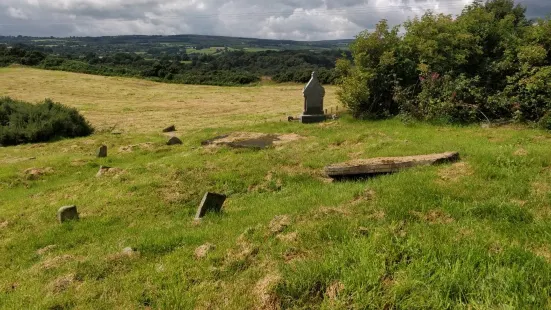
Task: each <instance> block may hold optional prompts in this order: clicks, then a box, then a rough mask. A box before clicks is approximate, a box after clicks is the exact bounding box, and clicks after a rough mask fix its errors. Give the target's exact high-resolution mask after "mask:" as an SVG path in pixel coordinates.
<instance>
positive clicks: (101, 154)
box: [98, 145, 107, 158]
mask: <svg viewBox="0 0 551 310" xmlns="http://www.w3.org/2000/svg"><path fill="white" fill-rule="evenodd" d="M98 157H100V158H101V157H107V146H106V145H102V146H100V148H99V149H98Z"/></svg>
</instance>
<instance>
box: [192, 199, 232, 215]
mask: <svg viewBox="0 0 551 310" xmlns="http://www.w3.org/2000/svg"><path fill="white" fill-rule="evenodd" d="M224 201H226V195H221V194H215V193H206V194H205V196H203V200H202V201H201V204H200V205H199V208H198V209H197V214H196V215H195V219H196V220H197V219H200V218H202V217H203V216H205V214H207V212H211V211H212V212H220V210H221V209H222V205H223V204H224Z"/></svg>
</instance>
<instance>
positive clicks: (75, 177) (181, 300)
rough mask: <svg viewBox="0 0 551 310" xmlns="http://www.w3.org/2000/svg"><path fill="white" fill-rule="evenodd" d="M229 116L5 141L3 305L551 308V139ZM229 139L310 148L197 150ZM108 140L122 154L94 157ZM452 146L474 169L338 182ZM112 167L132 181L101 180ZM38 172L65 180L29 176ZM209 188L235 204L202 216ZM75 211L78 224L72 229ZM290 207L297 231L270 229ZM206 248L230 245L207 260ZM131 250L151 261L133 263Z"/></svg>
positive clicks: (507, 132) (517, 132) (513, 130)
mask: <svg viewBox="0 0 551 310" xmlns="http://www.w3.org/2000/svg"><path fill="white" fill-rule="evenodd" d="M129 81H133V80H129ZM129 83H130V82H129ZM182 87H185V86H182ZM190 89H191V88H190ZM212 89H214V88H208V91H207V92H211V90H212ZM221 89H222V88H221ZM267 89H271V88H267ZM60 91H61V90H60ZM243 91H246V89H243ZM297 104H298V105H300V104H301V102H300V100H298V101H297ZM120 107H121V108H122V105H121V106H120ZM89 109H93V106H91V107H90V108H89ZM98 113H101V110H99V111H98ZM121 115H123V116H124V114H121ZM106 117H107V116H106ZM144 117H146V116H144ZM218 117H219V116H218V115H215V114H213V116H212V118H213V121H212V122H211V126H204V127H203V128H196V129H193V130H192V129H189V130H187V129H186V130H184V131H180V132H178V133H177V134H178V136H180V137H181V138H182V140H183V141H184V145H182V146H176V147H168V146H165V145H164V142H165V141H166V137H164V136H162V135H161V134H158V133H155V132H143V133H130V132H125V133H123V134H122V135H112V134H110V133H105V132H104V133H102V132H100V133H97V134H94V135H93V136H91V137H88V138H79V139H73V140H62V141H58V142H54V143H48V144H37V145H22V146H17V147H8V148H0V193H1V194H0V227H1V228H0V307H1V308H4V309H27V308H41V309H42V308H44V309H45V308H57V309H60V308H78V309H112V308H117V309H129V308H130V309H134V308H144V307H150V308H154V309H157V308H174V309H208V308H224V309H258V308H262V307H265V308H268V309H270V307H271V306H274V307H275V306H281V308H286V309H288V308H292V309H365V308H367V309H417V308H422V309H427V308H429V309H432V308H436V309H440V308H454V309H455V308H457V309H463V308H464V309H469V308H474V309H488V308H490V309H509V308H511V309H543V308H549V307H550V306H551V305H550V293H551V282H550V281H549V279H550V277H551V265H550V261H551V244H550V239H549V236H550V234H551V221H550V219H551V208H550V204H551V193H550V189H551V168H550V167H551V156H549V145H550V143H551V134H549V133H548V132H544V131H539V130H534V129H528V128H523V127H501V128H491V129H483V128H480V127H479V126H468V127H455V126H432V125H427V124H409V125H406V124H403V123H401V122H400V121H398V120H389V121H380V122H361V121H356V120H353V119H351V118H349V117H344V118H343V119H340V120H338V121H336V122H328V123H324V124H313V125H302V124H298V123H288V122H273V121H270V122H267V123H257V124H256V125H253V124H249V125H243V124H242V123H241V122H237V123H236V125H232V124H231V122H225V123H224V125H223V126H222V125H217V123H216V122H215V120H216V119H217V118H218ZM135 121H136V122H140V120H139V119H136V120H135ZM232 131H250V132H265V133H296V134H299V135H301V136H303V137H305V138H304V139H303V140H300V141H294V142H290V143H288V144H284V145H282V146H278V147H275V148H271V149H267V150H261V151H252V150H233V149H228V148H203V147H201V146H200V142H201V141H202V140H204V139H208V138H211V137H213V136H216V135H219V134H223V133H228V132H232ZM144 142H151V143H152V144H151V146H150V147H146V146H144V147H141V148H139V147H137V148H135V149H134V151H133V152H130V153H118V150H119V148H120V147H121V146H127V145H132V144H138V143H144ZM101 143H105V144H106V145H108V147H109V157H108V158H105V159H98V158H95V157H94V154H93V153H94V151H95V149H96V148H97V147H98V146H99V145H100V144H101ZM444 151H458V152H460V154H461V158H462V160H461V162H460V163H458V164H453V165H441V166H436V167H421V168H415V169H412V170H408V171H403V172H401V173H398V174H393V175H386V176H382V177H377V178H373V179H370V180H365V181H355V182H352V181H350V182H333V183H329V182H327V180H326V179H325V178H324V175H323V167H324V166H325V165H327V164H331V163H335V162H340V161H345V160H348V159H354V158H369V157H377V156H395V155H397V156H398V155H399V156H401V155H416V154H425V153H433V152H444ZM30 157H36V159H29V158H30ZM100 165H108V166H111V167H118V168H121V169H124V170H125V171H124V173H122V174H119V175H112V176H104V177H101V178H96V177H95V174H96V172H97V171H98V169H99V166H100ZM33 167H34V168H45V167H50V168H52V170H51V171H50V172H49V173H46V174H44V175H42V176H40V177H39V178H38V179H36V180H31V179H29V178H28V177H27V176H26V175H25V173H24V171H25V170H26V169H28V168H33ZM206 191H215V192H221V193H225V194H227V195H228V197H229V198H228V200H227V201H226V204H225V206H224V212H223V213H222V214H220V215H214V214H209V215H207V217H205V218H204V219H203V220H202V221H201V222H200V223H195V222H194V221H193V216H194V213H195V210H196V207H197V206H198V204H199V202H200V200H201V198H202V195H203V194H204V193H205V192H206ZM70 204H76V205H77V206H78V208H79V212H80V213H81V216H82V218H81V220H80V221H78V222H71V223H66V224H63V225H60V224H57V223H56V218H55V215H56V211H57V209H58V208H59V207H61V206H64V205H70ZM281 215H286V216H287V220H288V226H287V227H284V228H283V230H282V231H281V232H278V233H273V232H272V231H271V227H270V226H271V225H270V222H271V221H272V220H273V219H274V218H275V217H276V216H281ZM205 243H211V244H213V245H215V249H214V250H213V251H212V252H210V253H209V254H208V255H207V257H206V258H203V259H196V258H195V257H194V251H195V249H196V248H197V247H199V246H201V245H203V244H205ZM49 245H55V246H56V247H54V248H52V249H50V250H49V251H47V252H45V253H43V254H38V252H37V251H38V250H40V249H44V248H45V247H47V246H49ZM125 247H133V248H136V249H137V250H138V251H139V253H140V254H139V255H138V256H133V257H126V256H123V255H120V252H121V251H122V249H123V248H125Z"/></svg>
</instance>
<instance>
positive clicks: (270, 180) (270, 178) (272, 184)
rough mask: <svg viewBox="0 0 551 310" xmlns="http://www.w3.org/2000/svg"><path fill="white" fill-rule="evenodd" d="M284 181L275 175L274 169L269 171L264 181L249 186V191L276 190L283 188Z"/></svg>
mask: <svg viewBox="0 0 551 310" xmlns="http://www.w3.org/2000/svg"><path fill="white" fill-rule="evenodd" d="M282 186H283V181H282V180H281V178H276V177H274V173H273V172H272V171H270V172H268V174H266V176H265V177H264V181H263V182H262V183H260V184H253V185H251V186H249V189H248V190H249V192H275V191H279V190H281V187H282Z"/></svg>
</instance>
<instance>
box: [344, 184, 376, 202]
mask: <svg viewBox="0 0 551 310" xmlns="http://www.w3.org/2000/svg"><path fill="white" fill-rule="evenodd" d="M374 199H375V191H374V190H372V189H370V188H367V189H366V190H365V191H364V192H363V193H362V194H360V195H358V196H356V198H354V200H352V201H351V202H350V205H352V206H355V205H359V204H361V203H362V202H366V201H372V200H374Z"/></svg>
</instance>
